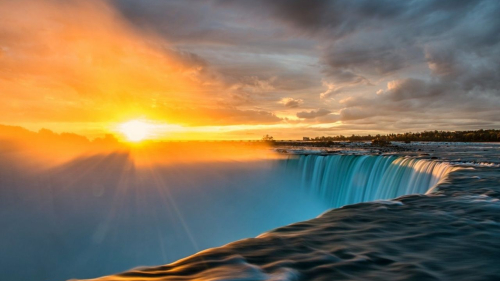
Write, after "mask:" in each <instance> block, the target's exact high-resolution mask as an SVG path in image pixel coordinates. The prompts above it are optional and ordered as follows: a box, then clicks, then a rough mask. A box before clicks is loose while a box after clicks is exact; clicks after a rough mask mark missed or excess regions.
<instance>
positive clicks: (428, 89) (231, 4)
mask: <svg viewBox="0 0 500 281" xmlns="http://www.w3.org/2000/svg"><path fill="white" fill-rule="evenodd" d="M113 3H115V4H116V6H117V7H119V9H120V11H122V13H123V14H124V15H125V17H126V18H127V19H128V20H129V21H130V23H131V24H132V25H134V26H136V27H137V28H138V29H140V30H142V31H145V30H146V31H150V30H153V31H154V32H158V33H160V34H161V35H162V36H164V37H165V38H166V39H167V40H169V41H170V42H173V43H174V44H176V45H177V46H178V47H179V48H180V49H182V48H185V49H186V50H188V52H189V53H190V54H193V55H194V56H197V57H199V58H200V61H203V62H204V64H202V67H203V69H210V70H211V72H210V71H209V72H210V73H211V75H214V76H216V77H218V79H220V81H222V83H224V84H225V85H226V87H225V88H223V90H225V91H228V90H230V91H232V93H231V96H232V97H235V103H233V105H250V104H253V105H256V106H258V105H261V106H264V105H269V106H267V107H266V108H267V109H269V110H272V108H271V106H270V102H272V103H273V104H274V105H275V106H278V105H277V103H276V101H284V100H285V99H286V98H288V97H298V96H300V97H301V99H302V100H303V103H304V104H306V105H308V106H311V105H313V106H312V107H313V108H321V110H317V111H309V112H308V111H302V112H298V113H296V116H297V117H298V118H301V119H303V120H306V121H307V120H309V121H311V122H316V121H319V120H321V118H320V117H323V119H325V118H327V117H328V118H329V119H331V120H330V121H332V120H336V119H340V120H342V121H343V122H346V123H352V124H354V123H355V122H359V121H360V120H370V122H372V124H374V125H373V126H375V127H376V124H377V122H378V123H379V124H380V126H379V128H381V129H384V126H385V125H387V124H388V123H390V122H400V124H406V125H407V124H409V123H408V122H406V123H405V122H402V121H400V119H401V116H402V114H403V113H404V115H405V116H407V117H408V118H413V120H421V121H422V122H416V121H415V122H414V123H413V124H416V125H415V126H421V127H423V125H422V124H426V123H427V124H433V123H435V124H437V122H438V121H437V120H433V119H432V118H429V116H430V115H435V116H440V118H443V119H442V120H440V122H443V123H446V122H448V123H456V124H459V126H465V127H467V126H471V127H473V126H475V125H473V124H482V123H481V122H486V123H488V124H489V122H497V120H496V119H495V118H494V117H493V116H494V114H493V113H492V112H493V111H494V110H495V108H497V107H498V106H500V90H499V89H500V79H498V77H500V36H498V34H500V17H499V16H498V15H499V14H500V2H498V1H495V0H466V1H456V0H428V1H395V0H380V1H372V0H343V1H340V0H331V1H330V0H324V1H321V0H313V1H311V0H273V1H267V0H260V1H225V0H213V1H190V2H189V3H188V2H186V1H159V0H146V1H132V0H117V1H114V2H113ZM285 62H288V63H285ZM308 63H309V64H310V65H307V66H306V64H308ZM311 69H318V71H317V72H314V73H313V72H312V71H311ZM321 85H323V89H320V90H319V88H320V87H321ZM325 86H326V87H328V89H326V90H325ZM375 93H377V94H375ZM320 94H321V100H330V103H322V102H320ZM229 101H230V99H228V103H229ZM278 103H280V104H281V105H280V106H281V108H282V107H283V105H285V107H286V108H287V109H293V108H296V107H297V106H298V105H299V103H298V102H296V101H295V99H291V100H288V102H278ZM275 109H276V110H278V109H279V108H278V107H276V108H275ZM331 112H335V114H333V113H331ZM325 116H326V117H325ZM463 116H467V117H468V118H470V119H471V120H469V121H466V120H462V119H461V118H462V117H463ZM326 122H327V121H325V123H326ZM401 122H402V123H401ZM410 123H411V122H410ZM382 124H384V125H382ZM495 124H496V123H495ZM408 126H409V125H408Z"/></svg>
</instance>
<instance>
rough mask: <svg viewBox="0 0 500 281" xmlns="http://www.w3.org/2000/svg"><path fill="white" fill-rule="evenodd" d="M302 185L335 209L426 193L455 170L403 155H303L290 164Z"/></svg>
mask: <svg viewBox="0 0 500 281" xmlns="http://www.w3.org/2000/svg"><path fill="white" fill-rule="evenodd" d="M287 169H294V170H298V173H299V174H300V175H301V181H302V186H303V187H304V188H306V189H308V190H310V191H312V192H314V193H317V194H318V195H319V196H320V197H322V198H324V200H325V201H326V203H327V204H328V205H329V206H331V207H340V206H343V205H347V204H353V203H359V202H367V201H373V200H380V199H390V198H395V197H398V196H401V195H406V194H415V193H426V192H427V191H428V190H430V189H431V188H432V187H433V186H435V185H436V184H438V183H439V182H440V181H441V180H443V179H444V178H446V176H447V175H448V174H449V173H450V172H451V171H453V170H454V169H455V168H454V167H453V166H451V165H449V164H448V163H445V162H437V161H431V160H425V159H416V158H408V157H401V156H370V155H329V156H322V155H300V156H299V157H294V158H290V159H288V161H287Z"/></svg>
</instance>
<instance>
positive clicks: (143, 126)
mask: <svg viewBox="0 0 500 281" xmlns="http://www.w3.org/2000/svg"><path fill="white" fill-rule="evenodd" d="M118 130H119V131H120V132H121V133H123V134H124V135H125V136H126V137H127V139H128V140H129V141H132V142H139V141H142V140H144V139H147V138H148V137H150V136H151V133H152V131H153V130H154V125H153V124H150V123H148V122H144V121H140V120H132V121H128V122H126V123H123V124H121V125H120V126H119V127H118Z"/></svg>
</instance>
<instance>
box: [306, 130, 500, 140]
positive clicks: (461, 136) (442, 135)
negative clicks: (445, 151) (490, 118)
mask: <svg viewBox="0 0 500 281" xmlns="http://www.w3.org/2000/svg"><path fill="white" fill-rule="evenodd" d="M310 140H311V141H321V142H328V141H372V140H381V141H404V142H410V141H438V142H500V130H493V129H491V130H483V129H481V130H477V131H454V132H450V131H437V130H436V131H424V132H418V133H412V132H407V133H402V134H387V135H380V134H378V135H354V134H353V135H352V136H343V135H339V136H327V137H325V136H322V137H314V138H310Z"/></svg>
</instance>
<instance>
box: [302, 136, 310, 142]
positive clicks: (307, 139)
mask: <svg viewBox="0 0 500 281" xmlns="http://www.w3.org/2000/svg"><path fill="white" fill-rule="evenodd" d="M302 140H304V141H310V140H311V138H309V137H303V138H302Z"/></svg>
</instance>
